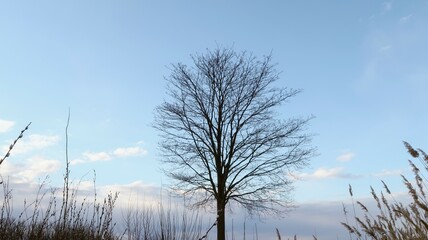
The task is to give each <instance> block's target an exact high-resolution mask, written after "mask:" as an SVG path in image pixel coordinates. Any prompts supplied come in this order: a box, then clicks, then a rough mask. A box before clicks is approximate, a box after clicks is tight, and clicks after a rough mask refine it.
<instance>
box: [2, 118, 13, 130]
mask: <svg viewBox="0 0 428 240" xmlns="http://www.w3.org/2000/svg"><path fill="white" fill-rule="evenodd" d="M13 126H15V122H14V121H8V120H3V119H0V133H4V132H7V131H9V130H11V129H12V128H13Z"/></svg>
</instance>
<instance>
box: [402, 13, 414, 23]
mask: <svg viewBox="0 0 428 240" xmlns="http://www.w3.org/2000/svg"><path fill="white" fill-rule="evenodd" d="M412 16H413V14H409V15H407V16H404V17H401V18H400V20H399V23H400V24H405V23H407V22H408V21H410V19H411V18H412Z"/></svg>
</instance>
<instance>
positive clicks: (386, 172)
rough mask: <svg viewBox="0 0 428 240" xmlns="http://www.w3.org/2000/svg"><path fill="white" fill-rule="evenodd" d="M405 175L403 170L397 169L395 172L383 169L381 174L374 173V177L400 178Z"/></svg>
mask: <svg viewBox="0 0 428 240" xmlns="http://www.w3.org/2000/svg"><path fill="white" fill-rule="evenodd" d="M403 173H404V171H403V170H402V169H395V170H387V169H383V170H382V171H380V172H377V173H374V174H373V176H374V177H392V176H400V175H402V174H403Z"/></svg>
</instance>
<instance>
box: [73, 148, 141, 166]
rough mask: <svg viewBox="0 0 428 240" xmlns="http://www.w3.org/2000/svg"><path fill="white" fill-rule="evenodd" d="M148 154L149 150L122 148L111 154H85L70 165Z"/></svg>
mask: <svg viewBox="0 0 428 240" xmlns="http://www.w3.org/2000/svg"><path fill="white" fill-rule="evenodd" d="M146 154H147V150H146V149H144V148H142V147H138V146H136V147H120V148H116V149H115V150H114V151H109V152H84V153H83V154H82V157H81V158H77V159H73V160H71V161H70V164H71V165H76V164H82V163H87V162H98V161H110V160H113V159H114V158H126V157H135V156H143V155H146Z"/></svg>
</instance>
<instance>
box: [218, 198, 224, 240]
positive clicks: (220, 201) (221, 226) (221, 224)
mask: <svg viewBox="0 0 428 240" xmlns="http://www.w3.org/2000/svg"><path fill="white" fill-rule="evenodd" d="M224 202H225V201H224V199H221V198H218V199H217V240H226V226H225V215H224V210H225V204H224Z"/></svg>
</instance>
